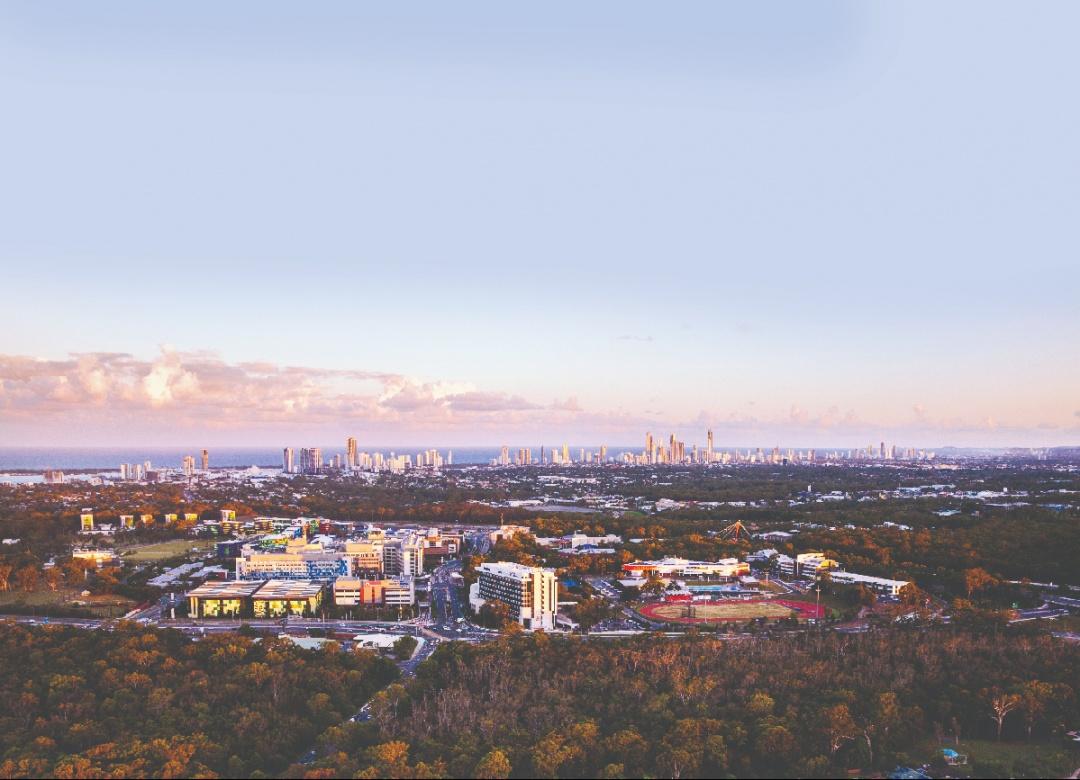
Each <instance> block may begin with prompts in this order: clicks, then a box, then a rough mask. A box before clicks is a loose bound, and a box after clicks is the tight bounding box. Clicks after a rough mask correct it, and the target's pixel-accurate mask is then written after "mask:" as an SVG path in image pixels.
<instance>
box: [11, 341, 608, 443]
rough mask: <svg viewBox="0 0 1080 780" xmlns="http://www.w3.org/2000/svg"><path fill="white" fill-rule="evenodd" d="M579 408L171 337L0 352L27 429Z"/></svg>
mask: <svg viewBox="0 0 1080 780" xmlns="http://www.w3.org/2000/svg"><path fill="white" fill-rule="evenodd" d="M581 411H582V410H581V407H580V405H579V404H578V402H577V399H576V398H568V399H566V400H565V401H556V402H554V403H553V404H551V405H550V406H546V405H543V404H540V403H536V402H534V401H531V400H529V399H527V398H524V397H522V396H520V395H515V394H510V393H503V392H499V391H496V390H485V389H478V388H476V387H475V386H473V385H472V384H471V383H468V382H460V381H445V380H443V381H426V380H420V379H416V378H414V377H409V376H405V375H402V374H394V373H387V372H381V371H368V370H362V369H340V370H339V369H323V368H313V367H305V366H281V365H277V364H274V363H267V362H245V363H228V362H226V361H224V360H222V359H221V358H220V357H218V356H216V355H214V354H212V353H206V352H181V351H177V350H174V349H172V348H169V347H163V348H162V349H161V351H160V353H159V354H158V355H157V356H156V357H155V358H154V359H152V360H141V359H138V358H136V357H134V356H133V355H130V354H127V353H115V352H97V353H80V354H73V355H71V356H69V358H68V359H66V360H41V359H36V358H31V357H25V356H17V355H0V421H2V422H4V423H7V424H8V425H9V426H10V425H12V424H18V425H19V426H20V428H21V429H22V430H24V431H45V430H67V429H68V428H73V429H78V430H80V431H88V430H91V429H93V430H105V431H110V432H112V431H114V430H128V431H133V432H134V433H133V434H132V435H134V436H138V435H139V432H140V431H160V430H168V431H174V430H199V429H214V430H222V431H227V430H230V429H235V430H267V429H277V428H295V429H300V430H304V429H321V430H323V429H329V428H331V427H334V426H342V427H345V426H349V427H354V426H357V425H360V426H362V427H366V428H368V429H371V430H381V431H388V432H390V434H393V433H394V432H397V431H408V430H416V431H447V430H455V429H457V430H461V431H478V432H484V431H487V432H491V431H497V430H502V429H503V428H507V427H509V428H517V429H524V430H530V431H537V432H539V431H543V430H545V429H547V428H549V427H550V428H558V427H559V426H560V425H562V423H563V422H564V421H567V420H570V419H574V418H577V416H578V415H580V413H581ZM604 419H606V418H604V416H603V415H601V416H599V417H598V418H597V420H604ZM37 438H40V437H37ZM68 441H69V443H70V440H68Z"/></svg>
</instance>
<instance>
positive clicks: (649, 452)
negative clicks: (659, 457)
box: [645, 433, 656, 463]
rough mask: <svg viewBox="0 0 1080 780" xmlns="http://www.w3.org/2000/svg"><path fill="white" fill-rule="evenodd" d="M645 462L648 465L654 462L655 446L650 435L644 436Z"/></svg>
mask: <svg viewBox="0 0 1080 780" xmlns="http://www.w3.org/2000/svg"><path fill="white" fill-rule="evenodd" d="M645 460H647V461H648V462H649V463H655V462H656V446H655V445H654V444H653V438H652V434H651V433H646V434H645Z"/></svg>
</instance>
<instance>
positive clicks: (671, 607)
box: [641, 601, 795, 623]
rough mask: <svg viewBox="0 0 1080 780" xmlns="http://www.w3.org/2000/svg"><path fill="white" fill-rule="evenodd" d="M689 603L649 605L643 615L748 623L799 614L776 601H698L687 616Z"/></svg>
mask: <svg viewBox="0 0 1080 780" xmlns="http://www.w3.org/2000/svg"><path fill="white" fill-rule="evenodd" d="M689 606H690V605H688V604H666V603H660V604H648V605H646V606H644V607H642V608H641V614H643V615H644V616H645V617H647V618H649V619H650V620H658V621H662V622H665V623H723V622H727V621H746V620H754V619H755V618H765V619H766V620H778V619H780V618H786V617H789V616H791V615H793V614H795V610H793V609H791V608H789V607H785V606H784V605H783V604H779V603H777V602H775V601H719V602H698V603H696V604H694V605H693V607H692V612H691V616H687V608H688V607H689Z"/></svg>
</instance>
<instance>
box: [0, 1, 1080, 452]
mask: <svg viewBox="0 0 1080 780" xmlns="http://www.w3.org/2000/svg"><path fill="white" fill-rule="evenodd" d="M1078 23H1080V5H1077V4H1075V3H1065V2H1061V3H1039V4H1037V5H1034V6H1031V5H1029V6H1019V5H1016V4H1004V3H1001V4H999V3H986V2H980V3H948V4H931V3H920V4H914V3H911V4H898V3H890V4H873V3H815V4H809V3H803V2H789V3H779V2H753V3H744V4H736V3H714V2H701V3H692V2H690V3H683V4H680V5H679V6H678V7H677V8H676V9H672V8H670V7H661V6H658V5H656V4H646V3H632V2H596V3H589V4H582V3H546V4H543V5H540V6H536V7H534V8H531V9H524V8H521V7H519V5H518V4H508V3H494V2H492V3H465V4H446V3H442V4H436V3H394V4H385V5H383V6H381V7H380V6H376V5H373V4H366V5H365V4H360V3H321V4H318V6H317V7H313V6H312V4H296V3H265V2H260V3H230V4H227V5H225V4H219V3H185V4H176V5H172V6H169V7H166V6H165V5H164V4H148V3H109V2H98V3H74V2H72V3H47V2H25V3H16V2H0V105H3V111H4V121H3V122H0V150H2V151H0V154H2V158H0V213H2V214H3V215H4V220H3V228H2V229H0V266H2V268H3V283H2V284H0V309H2V310H3V311H4V312H5V314H6V316H7V321H8V323H9V325H8V327H7V328H5V329H4V331H3V332H2V333H0V354H2V355H8V356H23V357H30V358H37V359H41V360H42V361H46V360H47V361H53V362H54V363H55V365H53V367H52V368H50V369H48V370H47V371H38V374H41V376H40V377H38V379H39V380H40V382H39V385H37V386H35V387H33V388H30V383H29V381H28V380H27V378H26V376H25V371H26V369H25V367H23V368H19V369H16V368H12V367H11V366H8V368H7V369H6V371H7V374H6V376H0V391H2V392H0V431H3V430H4V429H5V428H6V429H7V431H8V434H7V438H9V439H11V440H12V443H47V441H48V440H50V438H51V437H54V436H57V435H60V432H61V431H63V432H66V434H67V435H71V431H72V430H73V429H74V431H75V434H74V435H75V436H76V437H79V436H82V437H83V438H85V439H86V440H87V441H76V442H73V443H91V441H98V440H99V439H100V438H101V437H102V436H105V435H107V436H108V437H109V438H110V439H111V440H110V441H109V442H107V443H118V444H122V443H145V444H150V443H162V444H171V443H187V439H185V440H183V441H182V442H173V441H169V442H158V441H156V440H155V441H153V442H149V441H145V439H147V438H155V439H156V438H158V437H160V436H161V435H163V434H162V433H161V426H162V425H164V423H163V422H162V419H163V418H164V416H165V415H167V414H168V413H175V414H176V415H177V417H178V418H183V419H185V420H187V422H186V423H185V425H187V426H188V429H189V430H190V431H192V434H193V436H194V438H197V436H195V434H198V433H199V430H198V426H199V425H200V423H199V422H198V420H199V419H203V418H204V417H205V416H206V415H210V412H206V411H202V412H200V413H199V414H200V415H202V416H203V417H193V416H190V414H191V410H190V409H189V410H187V413H189V416H188V417H184V412H183V410H182V409H180V408H179V407H177V408H173V407H172V406H169V404H173V403H176V404H179V403H180V399H179V396H180V394H179V393H178V394H177V396H176V398H170V399H168V401H167V403H166V402H160V399H158V402H160V403H166V405H165V406H161V405H160V403H159V405H158V406H155V407H154V408H153V409H152V410H150V411H148V412H147V416H146V419H143V418H142V417H140V415H139V414H130V413H128V414H126V415H124V416H123V419H124V420H125V421H126V422H122V423H121V424H119V427H118V423H117V419H118V417H117V416H118V415H120V414H121V413H120V412H119V411H118V409H117V408H116V407H117V406H121V407H122V406H123V405H124V404H128V405H129V412H130V405H132V404H134V405H136V406H137V405H138V403H142V402H146V401H147V399H146V398H142V397H135V396H136V395H138V394H137V393H134V391H133V390H132V389H131V388H130V387H128V389H127V390H123V389H120V390H117V389H115V388H114V389H110V390H108V391H107V392H106V391H105V390H101V389H100V388H98V390H97V391H94V392H90V391H87V392H88V393H90V395H89V396H86V395H85V394H84V395H79V394H76V393H73V392H70V388H71V387H72V386H75V385H79V386H80V387H84V384H85V383H84V384H79V382H81V381H82V380H79V381H76V380H75V379H74V378H73V375H72V374H71V370H72V369H71V367H70V366H69V365H68V364H67V363H65V362H64V361H65V360H66V359H67V357H68V355H69V354H71V353H102V352H104V353H117V352H122V353H130V354H132V355H134V356H135V358H136V359H137V360H138V361H144V362H145V363H146V367H145V368H146V370H147V371H149V370H150V368H149V366H150V365H151V364H152V363H153V362H154V361H156V360H158V361H160V359H161V356H162V355H166V356H168V355H173V354H179V355H187V354H189V353H195V352H199V353H202V352H207V351H210V352H213V353H215V358H214V359H215V360H217V361H219V363H220V364H221V365H222V366H236V365H238V364H241V363H246V362H253V361H258V362H260V363H270V364H274V365H276V366H298V367H305V368H310V369H328V370H357V371H366V372H385V373H387V374H393V375H394V376H397V377H400V378H402V379H401V381H402V382H405V384H406V385H408V386H409V387H412V386H414V385H416V386H432V387H448V388H452V390H445V391H443V390H437V391H434V392H433V393H428V395H429V396H431V398H429V399H428V400H429V401H431V400H432V399H434V401H433V403H435V409H434V410H432V409H430V408H429V409H426V411H427V412H431V413H432V414H434V415H435V416H434V417H425V416H423V415H414V416H410V414H411V412H408V413H407V412H405V411H402V410H400V409H399V410H398V411H397V412H396V413H395V414H393V415H389V414H388V413H387V412H386V409H384V408H382V402H381V401H380V402H378V403H376V404H375V405H374V406H369V405H365V404H362V403H361V404H359V406H358V407H357V408H356V410H355V413H353V412H350V411H348V410H349V409H350V408H351V407H345V411H342V408H341V407H336V408H337V409H338V413H341V414H342V415H343V416H345V417H347V418H352V419H353V421H352V422H349V423H348V424H344V423H343V424H342V425H341V426H340V427H341V428H342V429H346V428H349V427H350V426H360V427H363V426H364V425H367V426H368V430H370V432H371V435H372V436H382V437H383V438H385V439H386V440H388V441H404V440H405V439H403V438H401V436H405V435H406V434H408V435H407V436H405V438H413V439H416V440H424V441H430V442H431V443H439V442H440V441H442V440H446V441H450V440H453V441H457V442H459V443H460V442H470V443H472V442H475V443H498V442H499V441H500V440H501V439H503V438H509V439H515V440H518V441H520V440H523V439H525V438H527V437H541V436H569V437H571V438H573V439H574V440H577V441H584V440H591V439H595V438H596V437H598V436H605V437H607V438H609V439H612V440H619V441H629V442H633V441H636V440H637V438H638V436H637V434H638V432H640V431H641V430H643V426H645V425H650V427H654V428H656V429H657V431H658V432H659V431H663V430H667V429H668V428H671V427H675V428H677V429H679V430H687V431H688V432H693V431H697V430H698V428H700V427H702V425H703V424H704V423H705V422H711V423H713V424H714V426H715V427H717V428H718V429H720V430H722V431H725V432H726V433H728V434H729V435H730V437H731V440H730V443H731V444H751V443H762V444H771V443H774V442H779V443H782V444H783V443H790V444H793V445H811V444H821V445H832V444H857V443H864V442H866V441H869V440H873V441H877V440H878V439H879V438H882V437H887V438H889V439H890V440H896V441H898V442H900V443H902V444H904V443H911V444H914V445H926V446H939V445H941V444H948V443H960V444H979V443H986V444H1057V443H1066V442H1073V443H1080V358H1078V355H1080V306H1078V301H1080V258H1078V249H1080V241H1078V237H1077V231H1078V229H1080V228H1078V226H1080V219H1078V217H1080V214H1078V211H1080V150H1078V143H1080V142H1078V141H1077V139H1078V138H1080V121H1078V120H1080V108H1078V106H1077V101H1076V98H1075V93H1076V80H1077V73H1080V50H1078V49H1077V47H1076V45H1075V32H1076V30H1077V29H1078V28H1080V24H1078ZM164 345H167V346H168V348H169V350H172V351H168V352H164V353H163V352H162V351H161V350H162V347H163V346H164ZM168 360H172V358H168ZM179 360H180V363H183V362H184V360H185V359H184V358H180V359H179ZM69 362H70V361H69ZM166 362H167V361H166ZM19 365H22V364H19ZM140 365H141V364H140ZM39 368H40V367H39ZM131 370H133V371H136V372H137V370H142V369H141V368H140V369H131ZM20 371H21V372H22V373H19V372H20ZM177 376H180V374H177ZM143 379H145V377H142V376H141V375H137V373H136V374H133V375H132V376H130V377H128V380H129V384H131V385H132V386H137V387H142V386H143V384H144V382H143ZM209 381H210V380H209V379H207V378H204V379H203V381H202V384H204V385H206V384H207V383H208V382H209ZM282 381H287V380H282ZM312 381H315V382H316V384H318V385H319V386H320V387H319V388H317V389H316V390H313V392H314V393H316V394H317V395H320V397H321V394H325V393H330V392H331V391H328V390H325V385H324V383H325V381H326V380H312ZM336 381H337V380H335V382H336ZM57 382H60V383H62V384H64V385H65V387H67V388H68V390H65V391H64V392H63V393H60V394H59V396H58V395H57V394H56V392H55V390H56V387H55V384H56V383H57ZM192 382H193V383H194V384H191V387H194V386H195V384H198V383H197V382H195V380H192ZM189 384H190V383H189ZM401 386H405V385H401ZM398 387H399V386H398V385H395V386H394V388H398ZM84 389H85V388H84ZM369 390H370V389H369ZM463 391H475V392H480V393H485V394H490V395H491V396H492V397H496V396H497V397H499V398H502V397H509V396H516V397H519V398H520V399H523V400H524V401H527V402H528V404H529V405H531V406H536V407H538V408H537V409H535V410H530V411H529V412H528V413H527V414H524V416H522V417H520V418H515V417H513V416H500V415H498V414H497V412H498V411H499V409H498V403H496V404H493V405H492V407H491V408H489V409H485V410H483V411H484V412H485V413H486V414H487V416H485V417H484V418H483V419H476V418H474V417H472V416H470V415H469V414H466V413H464V411H462V410H459V412H458V413H456V414H455V413H454V412H453V410H449V411H448V410H447V409H445V408H443V407H442V406H440V405H439V404H440V402H439V399H441V398H442V397H443V395H444V394H445V393H447V392H449V393H451V394H453V393H454V392H463ZM192 392H193V393H194V391H192ZM334 392H336V391H334ZM365 392H369V391H365V390H361V389H356V388H353V389H350V390H348V393H355V394H356V395H357V396H358V397H359V396H364V393H365ZM375 392H376V394H379V393H381V395H379V398H381V399H382V400H383V401H385V400H386V399H387V398H388V397H390V396H392V395H393V394H394V393H395V392H398V390H396V389H391V390H389V391H388V390H386V389H385V388H382V390H378V389H376V391H375ZM95 393H96V394H95ZM133 393H134V394H133ZM345 394H346V392H345V391H342V393H341V395H345ZM60 397H62V399H64V400H63V403H64V404H67V405H68V407H67V408H63V404H60V402H59V401H57V400H56V399H57V398H60ZM350 397H351V396H350ZM364 397H367V396H364ZM43 398H45V399H46V400H48V399H50V398H51V399H52V401H51V402H50V404H48V408H49V412H48V414H45V413H44V410H43V408H38V407H39V406H41V404H44V403H45V402H44V401H43V400H42V399H43ZM275 398H276V399H277V401H279V402H282V403H285V402H286V401H284V400H282V399H281V398H280V397H278V396H275ZM568 398H572V399H576V403H575V404H566V403H565V400H566V399H568ZM556 399H558V400H559V402H560V405H561V406H571V407H573V408H580V409H581V411H580V412H573V413H559V414H551V415H548V414H547V412H548V411H549V409H548V407H549V406H551V405H553V401H555V400H556ZM264 400H265V399H264V398H263V396H258V397H257V398H256V397H255V396H252V399H251V403H252V404H256V405H257V404H261V403H264ZM57 404H60V406H59V407H58V406H57ZM361 407H362V408H361ZM291 408H292V407H290V409H291ZM151 413H152V414H151ZM154 415H156V416H154ZM271 417H273V421H272V422H270V421H264V422H258V421H252V422H250V423H245V425H243V426H236V427H235V430H234V429H233V428H231V427H230V425H229V421H228V420H207V425H208V426H209V427H210V428H213V429H215V430H217V431H218V433H217V434H215V435H218V436H219V437H220V438H226V437H232V438H239V439H243V441H242V442H241V441H237V442H235V443H264V442H266V443H269V442H271V441H277V440H279V439H280V438H281V435H280V432H281V429H282V428H292V429H299V430H300V431H303V430H305V426H312V427H313V428H317V429H318V431H319V432H325V433H327V434H329V433H330V432H331V431H333V430H336V428H333V426H334V423H333V421H328V420H326V419H322V418H320V419H315V418H307V417H305V416H303V415H299V416H297V417H296V418H295V419H291V420H284V421H283V420H281V419H278V417H277V416H274V415H271ZM73 421H74V428H73ZM650 421H652V422H650ZM319 426H321V427H319ZM165 427H166V428H167V427H168V426H165ZM433 431H434V433H433ZM573 433H577V434H578V435H576V436H571V434H573ZM399 434H400V435H399ZM395 436H397V437H398V438H395ZM702 438H703V435H702V434H699V435H697V436H696V439H702ZM722 438H723V437H721V436H720V435H718V439H722Z"/></svg>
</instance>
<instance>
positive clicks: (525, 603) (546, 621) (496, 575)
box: [469, 563, 559, 630]
mask: <svg viewBox="0 0 1080 780" xmlns="http://www.w3.org/2000/svg"><path fill="white" fill-rule="evenodd" d="M477 572H478V573H479V575H480V578H479V579H478V580H477V581H476V582H475V583H473V586H472V587H471V588H470V589H469V603H470V604H471V605H472V607H473V609H479V608H480V607H481V606H483V604H484V603H485V602H487V601H501V602H502V603H504V604H506V605H507V606H508V607H510V614H511V615H512V616H513V617H515V618H516V619H517V621H518V622H519V623H521V625H523V626H524V627H525V628H532V629H538V628H542V629H547V630H551V629H553V628H554V627H555V615H556V614H557V612H558V609H559V581H558V579H557V578H556V577H555V572H554V571H553V570H552V569H541V568H539V567H536V566H523V565H522V564H520V563H482V564H480V566H479V567H477Z"/></svg>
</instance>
